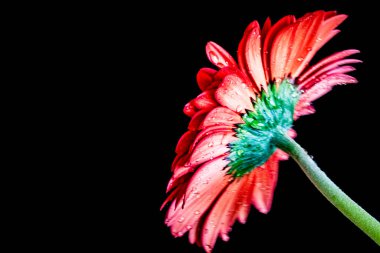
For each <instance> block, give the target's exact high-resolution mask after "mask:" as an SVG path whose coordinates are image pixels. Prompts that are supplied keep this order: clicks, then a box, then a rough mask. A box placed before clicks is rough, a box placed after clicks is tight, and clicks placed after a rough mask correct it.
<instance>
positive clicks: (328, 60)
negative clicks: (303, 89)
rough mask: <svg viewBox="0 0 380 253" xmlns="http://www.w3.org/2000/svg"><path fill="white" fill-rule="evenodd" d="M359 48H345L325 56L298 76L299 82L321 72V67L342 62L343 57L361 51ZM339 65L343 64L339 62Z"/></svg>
mask: <svg viewBox="0 0 380 253" xmlns="http://www.w3.org/2000/svg"><path fill="white" fill-rule="evenodd" d="M359 52H360V51H359V50H355V49H349V50H344V51H341V52H338V53H335V54H332V55H330V56H329V57H326V58H324V59H323V60H321V61H319V62H318V63H317V64H315V65H313V66H312V67H310V68H309V69H308V70H307V71H306V72H305V73H304V74H302V76H300V77H299V78H298V83H303V82H304V80H306V78H309V77H311V76H312V75H316V73H317V72H319V71H320V70H321V69H323V68H325V67H326V66H329V65H332V64H333V63H336V62H340V61H341V60H342V59H343V58H346V57H348V56H350V55H353V54H356V53H359ZM338 65H342V63H341V64H338Z"/></svg>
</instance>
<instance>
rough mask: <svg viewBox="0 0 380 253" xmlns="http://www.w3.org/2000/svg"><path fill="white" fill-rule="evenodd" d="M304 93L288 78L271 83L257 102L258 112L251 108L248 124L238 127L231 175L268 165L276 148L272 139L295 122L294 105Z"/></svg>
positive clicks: (231, 156)
mask: <svg viewBox="0 0 380 253" xmlns="http://www.w3.org/2000/svg"><path fill="white" fill-rule="evenodd" d="M299 97H300V92H299V91H298V89H297V88H296V87H295V86H294V85H293V84H292V83H290V82H289V81H288V80H284V81H283V82H282V83H281V84H279V85H275V84H271V85H269V86H268V89H267V92H265V91H263V92H262V94H261V96H260V97H258V98H257V100H256V101H255V103H254V111H247V112H246V113H245V114H244V115H243V116H242V118H243V121H244V123H242V124H239V125H237V126H236V128H235V131H236V136H237V137H238V140H236V141H234V142H231V143H230V144H229V148H230V154H229V155H228V157H227V159H228V160H229V161H230V162H229V163H228V165H227V167H229V170H228V172H227V173H228V174H232V175H233V176H234V177H241V176H243V175H245V174H247V173H249V172H251V171H252V170H253V169H255V168H257V167H258V166H260V165H262V164H264V163H265V162H266V161H267V160H268V158H269V157H270V156H271V155H272V154H273V152H274V151H275V150H276V146H275V145H274V144H273V142H272V138H273V135H274V134H276V133H277V132H278V131H280V132H281V133H286V132H287V131H288V130H289V129H290V128H291V127H292V124H293V115H294V108H295V106H296V104H297V102H298V100H299Z"/></svg>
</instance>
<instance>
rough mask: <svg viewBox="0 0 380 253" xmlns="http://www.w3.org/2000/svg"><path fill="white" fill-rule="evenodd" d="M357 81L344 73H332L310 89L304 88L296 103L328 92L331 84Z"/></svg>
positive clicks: (310, 100) (313, 98)
mask: <svg viewBox="0 0 380 253" xmlns="http://www.w3.org/2000/svg"><path fill="white" fill-rule="evenodd" d="M348 83H357V80H356V79H355V78H354V77H352V76H349V75H346V74H332V75H328V76H326V77H324V79H322V80H320V81H319V82H318V83H316V84H314V86H312V87H311V88H310V89H308V90H306V91H305V92H304V93H303V94H302V95H301V97H300V100H299V101H298V103H301V104H303V103H306V104H307V103H311V102H312V101H314V100H316V99H317V98H319V97H321V96H323V95H324V94H326V93H327V92H329V91H330V90H331V89H332V87H333V86H335V85H338V84H348Z"/></svg>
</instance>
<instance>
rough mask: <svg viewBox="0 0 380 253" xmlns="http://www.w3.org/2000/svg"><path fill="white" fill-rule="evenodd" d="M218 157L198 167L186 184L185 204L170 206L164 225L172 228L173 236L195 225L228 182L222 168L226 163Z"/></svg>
mask: <svg viewBox="0 0 380 253" xmlns="http://www.w3.org/2000/svg"><path fill="white" fill-rule="evenodd" d="M224 158H225V157H220V158H218V159H215V160H213V161H211V162H209V163H206V164H204V165H203V166H202V167H200V168H199V169H198V170H197V171H196V172H195V174H194V175H193V176H192V178H191V179H190V181H189V182H188V187H187V190H186V193H185V196H186V202H185V204H184V203H183V200H182V201H181V202H180V203H178V206H181V207H182V208H175V207H174V206H173V204H172V206H171V208H170V209H169V211H168V213H167V219H166V221H165V222H166V224H167V225H168V226H171V227H172V233H173V235H174V236H181V235H183V234H184V233H185V232H187V231H188V230H190V229H192V228H193V227H194V225H196V223H197V221H198V220H199V219H200V218H201V217H202V215H203V214H204V213H205V211H206V210H207V209H208V208H209V206H210V205H211V203H212V202H213V201H214V199H215V198H216V197H217V196H218V195H219V194H220V192H221V191H222V190H223V189H224V188H225V187H226V185H227V184H228V183H229V182H230V179H231V177H230V176H227V175H226V173H225V170H224V167H225V166H226V165H227V163H228V161H226V160H225V159H224Z"/></svg>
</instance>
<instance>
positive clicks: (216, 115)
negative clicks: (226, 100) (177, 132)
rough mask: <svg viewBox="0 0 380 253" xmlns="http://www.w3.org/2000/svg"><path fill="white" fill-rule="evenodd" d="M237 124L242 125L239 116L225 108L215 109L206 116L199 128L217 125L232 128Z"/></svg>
mask: <svg viewBox="0 0 380 253" xmlns="http://www.w3.org/2000/svg"><path fill="white" fill-rule="evenodd" d="M238 123H244V121H243V120H242V118H241V116H240V115H239V114H237V113H236V112H234V111H232V110H230V109H228V108H225V107H216V108H214V109H213V110H212V111H210V112H209V113H208V114H207V116H206V118H205V119H204V120H203V123H202V125H201V128H206V127H210V126H218V125H226V126H232V125H235V124H238Z"/></svg>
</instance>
